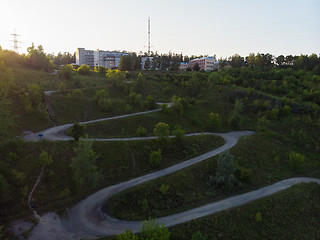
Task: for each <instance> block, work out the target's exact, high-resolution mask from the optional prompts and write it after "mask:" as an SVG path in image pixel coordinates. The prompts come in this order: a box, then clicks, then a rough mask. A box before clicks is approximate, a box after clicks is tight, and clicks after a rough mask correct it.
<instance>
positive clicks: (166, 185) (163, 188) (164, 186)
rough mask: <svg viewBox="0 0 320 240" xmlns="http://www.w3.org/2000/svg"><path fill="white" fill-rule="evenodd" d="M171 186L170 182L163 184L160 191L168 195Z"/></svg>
mask: <svg viewBox="0 0 320 240" xmlns="http://www.w3.org/2000/svg"><path fill="white" fill-rule="evenodd" d="M169 188H170V186H169V185H168V184H161V186H160V188H159V192H161V193H162V195H167V194H168V193H169Z"/></svg>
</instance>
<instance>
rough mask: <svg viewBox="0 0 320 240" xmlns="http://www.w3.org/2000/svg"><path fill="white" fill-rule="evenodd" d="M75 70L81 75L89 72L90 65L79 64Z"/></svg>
mask: <svg viewBox="0 0 320 240" xmlns="http://www.w3.org/2000/svg"><path fill="white" fill-rule="evenodd" d="M77 72H78V73H79V74H81V75H88V74H89V73H90V67H89V66H88V65H86V64H83V65H81V66H80V67H79V68H78V70H77Z"/></svg>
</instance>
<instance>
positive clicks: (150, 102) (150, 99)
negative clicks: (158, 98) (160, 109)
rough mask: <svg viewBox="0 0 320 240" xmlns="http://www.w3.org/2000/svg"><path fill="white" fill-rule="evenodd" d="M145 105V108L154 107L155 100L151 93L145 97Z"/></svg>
mask: <svg viewBox="0 0 320 240" xmlns="http://www.w3.org/2000/svg"><path fill="white" fill-rule="evenodd" d="M145 105H146V108H147V109H153V108H154V107H155V105H156V102H155V101H154V98H153V97H152V96H151V95H148V96H147V97H146V103H145Z"/></svg>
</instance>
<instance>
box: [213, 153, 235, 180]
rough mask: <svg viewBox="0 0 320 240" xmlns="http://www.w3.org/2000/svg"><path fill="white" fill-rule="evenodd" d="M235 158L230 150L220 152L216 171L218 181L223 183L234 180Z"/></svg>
mask: <svg viewBox="0 0 320 240" xmlns="http://www.w3.org/2000/svg"><path fill="white" fill-rule="evenodd" d="M234 171H235V166H234V159H233V155H232V154H231V153H230V152H229V151H228V150H226V151H224V152H222V153H220V155H219V158H218V168H217V172H216V182H217V183H218V184H223V183H227V182H233V181H234V176H233V174H234Z"/></svg>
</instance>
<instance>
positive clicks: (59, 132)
mask: <svg viewBox="0 0 320 240" xmlns="http://www.w3.org/2000/svg"><path fill="white" fill-rule="evenodd" d="M157 104H159V105H161V104H162V103H157ZM167 104H168V107H171V104H170V103H167ZM159 111H161V108H159V109H155V110H150V111H145V112H138V113H131V114H125V115H121V116H115V117H108V118H100V119H96V120H90V121H85V122H79V124H80V125H85V124H91V123H97V122H103V121H108V120H114V119H120V118H126V117H132V116H137V115H142V114H148V113H153V112H159ZM72 126H73V123H68V124H64V125H60V126H56V127H52V128H49V129H46V130H43V131H40V132H37V133H29V134H26V135H25V136H24V137H23V139H24V140H25V141H29V142H37V141H40V140H42V139H45V140H49V141H70V140H73V137H70V136H68V135H66V134H65V132H66V130H67V129H68V128H70V127H72Z"/></svg>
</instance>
